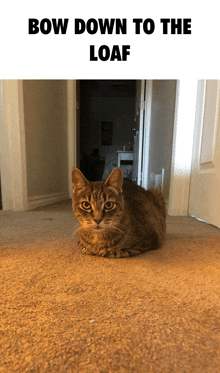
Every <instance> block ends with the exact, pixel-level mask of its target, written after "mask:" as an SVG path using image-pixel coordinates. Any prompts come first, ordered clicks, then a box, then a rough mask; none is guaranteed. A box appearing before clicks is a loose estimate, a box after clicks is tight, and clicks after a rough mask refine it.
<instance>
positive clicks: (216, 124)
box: [189, 80, 220, 228]
mask: <svg viewBox="0 0 220 373" xmlns="http://www.w3.org/2000/svg"><path fill="white" fill-rule="evenodd" d="M219 99H220V81H218V80H206V81H204V80H203V81H199V84H198V94H197V107H196V118H195V132H194V144H193V155H192V173H191V182H190V195H189V214H190V215H193V216H195V217H197V218H199V219H202V220H204V221H206V222H207V223H210V224H213V225H215V226H217V227H219V228H220V115H219V108H220V106H219Z"/></svg>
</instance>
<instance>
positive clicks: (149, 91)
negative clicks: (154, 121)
mask: <svg viewBox="0 0 220 373" xmlns="http://www.w3.org/2000/svg"><path fill="white" fill-rule="evenodd" d="M152 90H153V81H152V80H147V81H146V94H145V98H146V101H145V119H144V139H143V141H144V144H143V169H142V184H141V186H142V187H143V188H145V189H148V173H149V145H150V127H151V104H152Z"/></svg>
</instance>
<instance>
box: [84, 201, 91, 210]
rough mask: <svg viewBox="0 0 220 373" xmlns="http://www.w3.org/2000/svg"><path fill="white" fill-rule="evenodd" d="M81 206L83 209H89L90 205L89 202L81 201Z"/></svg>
mask: <svg viewBox="0 0 220 373" xmlns="http://www.w3.org/2000/svg"><path fill="white" fill-rule="evenodd" d="M82 208H83V209H84V210H90V209H91V205H90V203H89V202H86V201H84V202H82Z"/></svg>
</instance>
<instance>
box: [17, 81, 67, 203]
mask: <svg viewBox="0 0 220 373" xmlns="http://www.w3.org/2000/svg"><path fill="white" fill-rule="evenodd" d="M23 90H24V119H25V140H26V163H27V190H28V198H33V197H35V196H47V195H55V194H59V195H61V194H65V193H67V194H68V154H67V81H64V80H24V81H23ZM67 198H68V197H67Z"/></svg>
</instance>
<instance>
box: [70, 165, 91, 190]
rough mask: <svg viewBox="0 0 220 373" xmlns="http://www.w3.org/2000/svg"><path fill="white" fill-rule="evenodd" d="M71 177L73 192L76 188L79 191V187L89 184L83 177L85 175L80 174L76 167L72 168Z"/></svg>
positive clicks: (82, 187)
mask: <svg viewBox="0 0 220 373" xmlns="http://www.w3.org/2000/svg"><path fill="white" fill-rule="evenodd" d="M71 179H72V186H73V193H75V192H76V190H78V191H80V190H81V189H84V188H85V187H86V186H87V185H88V184H89V181H88V180H87V179H86V178H85V176H84V175H83V174H82V172H81V171H80V170H79V169H78V168H73V169H72V173H71Z"/></svg>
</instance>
